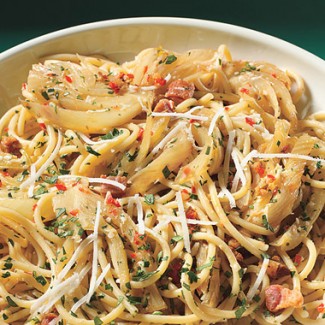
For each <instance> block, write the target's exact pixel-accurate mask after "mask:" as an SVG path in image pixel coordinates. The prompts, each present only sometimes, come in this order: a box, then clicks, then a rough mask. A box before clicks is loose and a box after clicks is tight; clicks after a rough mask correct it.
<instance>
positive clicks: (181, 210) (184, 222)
mask: <svg viewBox="0 0 325 325" xmlns="http://www.w3.org/2000/svg"><path fill="white" fill-rule="evenodd" d="M176 202H177V205H178V212H179V215H178V216H179V218H180V222H181V225H182V232H183V240H184V247H185V249H186V251H187V252H188V253H191V243H190V234H189V231H188V227H187V219H186V215H185V210H184V204H183V200H182V194H181V192H176Z"/></svg>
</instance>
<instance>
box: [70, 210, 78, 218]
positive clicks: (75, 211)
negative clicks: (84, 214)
mask: <svg viewBox="0 0 325 325" xmlns="http://www.w3.org/2000/svg"><path fill="white" fill-rule="evenodd" d="M78 213H79V209H73V210H71V211H70V212H69V214H71V215H72V216H74V217H75V216H76V215H77V214H78Z"/></svg>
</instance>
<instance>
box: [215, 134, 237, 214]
mask: <svg viewBox="0 0 325 325" xmlns="http://www.w3.org/2000/svg"><path fill="white" fill-rule="evenodd" d="M235 134H236V131H235V130H232V131H230V132H229V136H228V143H227V147H226V153H225V159H224V172H223V174H224V177H225V178H224V179H223V182H225V184H223V183H221V184H220V188H221V191H220V193H219V194H218V197H224V196H226V197H227V198H228V201H229V204H230V207H231V208H235V207H236V200H235V198H234V196H233V195H232V194H231V192H230V191H229V190H228V189H227V187H226V184H227V180H228V174H229V173H228V169H229V163H230V155H231V152H232V147H233V143H234V140H235ZM225 171H226V172H225ZM226 177H227V178H226Z"/></svg>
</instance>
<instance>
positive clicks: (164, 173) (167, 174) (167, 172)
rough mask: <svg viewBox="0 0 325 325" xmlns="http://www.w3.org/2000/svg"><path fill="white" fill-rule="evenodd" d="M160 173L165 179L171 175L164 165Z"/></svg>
mask: <svg viewBox="0 0 325 325" xmlns="http://www.w3.org/2000/svg"><path fill="white" fill-rule="evenodd" d="M162 173H163V175H164V177H165V178H168V176H169V175H170V174H171V171H170V170H169V169H168V166H167V165H166V166H165V167H164V169H163V170H162Z"/></svg>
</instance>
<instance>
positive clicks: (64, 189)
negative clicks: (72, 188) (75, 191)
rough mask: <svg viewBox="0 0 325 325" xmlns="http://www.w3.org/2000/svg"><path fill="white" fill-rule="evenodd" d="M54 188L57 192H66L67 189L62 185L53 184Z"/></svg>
mask: <svg viewBox="0 0 325 325" xmlns="http://www.w3.org/2000/svg"><path fill="white" fill-rule="evenodd" d="M55 187H56V188H57V189H58V191H66V190H67V187H66V186H65V185H64V184H62V183H57V184H55Z"/></svg>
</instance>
